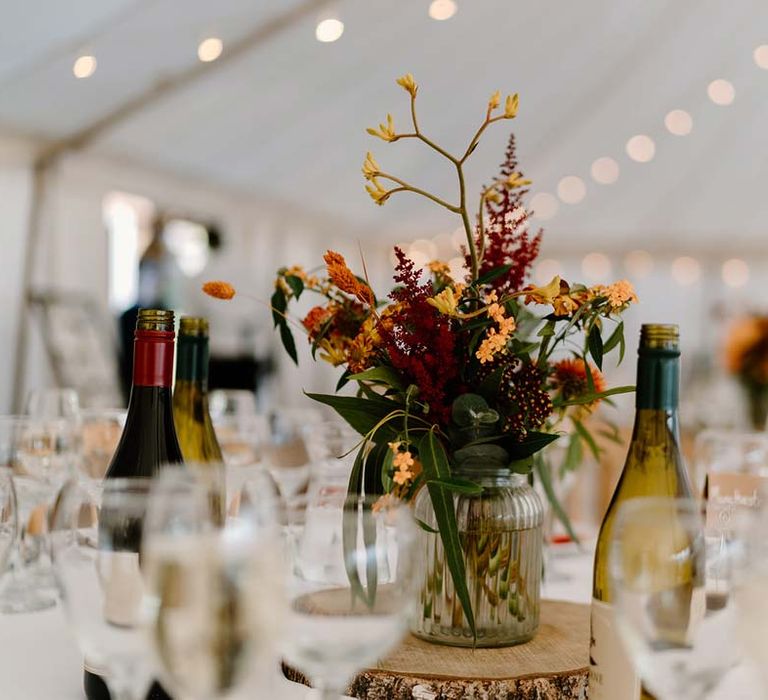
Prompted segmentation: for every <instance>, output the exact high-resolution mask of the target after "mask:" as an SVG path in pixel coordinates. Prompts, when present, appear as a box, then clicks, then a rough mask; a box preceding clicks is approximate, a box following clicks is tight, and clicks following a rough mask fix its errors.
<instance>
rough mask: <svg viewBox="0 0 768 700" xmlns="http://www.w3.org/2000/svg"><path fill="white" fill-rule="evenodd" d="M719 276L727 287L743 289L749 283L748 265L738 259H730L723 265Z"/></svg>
mask: <svg viewBox="0 0 768 700" xmlns="http://www.w3.org/2000/svg"><path fill="white" fill-rule="evenodd" d="M720 274H721V276H722V278H723V282H724V283H725V285H726V286H728V287H734V288H737V287H743V286H745V285H746V284H747V282H749V265H747V263H746V262H745V261H744V260H741V259H740V258H731V259H730V260H726V261H725V262H724V263H723V267H722V270H721V271H720Z"/></svg>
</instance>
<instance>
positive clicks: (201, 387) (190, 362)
mask: <svg viewBox="0 0 768 700" xmlns="http://www.w3.org/2000/svg"><path fill="white" fill-rule="evenodd" d="M173 419H174V421H175V423H176V434H177V435H178V436H179V443H180V445H181V453H182V454H183V455H184V460H185V461H187V462H221V461H222V457H221V448H220V447H219V441H218V440H217V439H216V432H215V431H214V429H213V423H212V422H211V416H210V414H209V412H208V321H207V320H206V319H204V318H196V317H190V316H183V317H182V319H181V321H180V322H179V339H178V352H177V355H176V388H175V389H174V391H173Z"/></svg>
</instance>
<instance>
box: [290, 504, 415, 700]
mask: <svg viewBox="0 0 768 700" xmlns="http://www.w3.org/2000/svg"><path fill="white" fill-rule="evenodd" d="M339 509H340V516H339V517H340V519H341V520H342V528H343V532H344V539H345V544H344V548H343V549H342V548H339V550H338V554H337V556H338V557H339V560H340V565H341V566H342V567H343V568H344V569H345V570H346V571H347V575H348V581H347V582H346V585H339V583H338V582H336V580H335V579H334V580H331V581H329V582H328V583H326V584H322V583H318V584H314V585H308V584H306V583H305V582H294V584H293V586H292V591H291V593H292V596H291V598H292V599H291V605H290V609H289V613H288V624H287V630H286V633H285V635H284V637H283V640H284V641H283V655H284V657H285V659H286V661H287V662H288V663H289V664H290V665H291V666H294V667H296V668H298V669H299V670H300V671H301V672H302V673H303V674H304V675H306V676H307V677H308V678H309V679H310V680H311V681H312V683H313V685H314V686H315V687H316V688H318V689H319V690H320V692H321V697H322V698H323V700H338V698H339V696H340V695H341V694H343V692H344V689H345V687H346V684H347V683H348V682H349V681H350V680H351V679H352V677H353V676H354V674H355V672H356V671H358V670H360V669H362V668H365V667H368V666H371V665H374V664H375V663H376V661H377V659H379V658H380V657H381V656H383V655H384V654H386V653H387V652H388V651H390V650H391V649H392V648H393V647H394V646H396V645H397V643H398V642H399V641H400V640H401V639H402V638H403V636H404V635H405V634H406V632H407V629H408V620H409V618H410V617H411V615H412V613H413V611H414V608H415V605H416V598H417V596H416V585H417V577H416V575H415V571H414V569H415V558H416V547H415V543H416V532H417V531H416V525H415V523H414V520H413V516H412V514H411V512H410V510H409V509H408V508H407V507H406V506H405V505H402V504H400V503H398V502H397V501H396V500H395V499H388V498H385V499H384V500H382V499H376V498H374V497H367V498H366V497H359V498H358V497H350V498H348V499H347V500H346V502H345V503H342V504H340V506H339ZM350 582H352V583H350Z"/></svg>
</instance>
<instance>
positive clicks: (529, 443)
mask: <svg viewBox="0 0 768 700" xmlns="http://www.w3.org/2000/svg"><path fill="white" fill-rule="evenodd" d="M558 437H560V436H559V435H558V434H557V433H538V432H535V431H533V430H530V431H528V434H527V435H526V436H525V438H524V439H523V440H521V441H520V442H509V443H507V442H504V443H503V445H504V449H505V450H506V451H507V452H509V457H510V459H513V460H518V459H525V458H526V457H530V456H531V455H532V454H535V453H536V452H538V451H539V450H543V449H544V448H545V447H546V446H547V445H549V443H551V442H554V441H555V440H557V438H558Z"/></svg>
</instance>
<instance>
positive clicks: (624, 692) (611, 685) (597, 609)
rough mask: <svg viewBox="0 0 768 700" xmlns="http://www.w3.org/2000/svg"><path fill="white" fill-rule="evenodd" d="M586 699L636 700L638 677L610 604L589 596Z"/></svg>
mask: <svg viewBox="0 0 768 700" xmlns="http://www.w3.org/2000/svg"><path fill="white" fill-rule="evenodd" d="M591 613H592V614H591V636H590V640H589V691H588V693H587V696H588V697H589V700H638V698H639V697H640V679H639V678H638V677H637V674H636V673H635V669H634V667H633V666H632V661H631V660H630V658H629V656H628V655H627V652H626V651H625V650H624V645H623V643H622V641H621V639H620V638H619V635H618V633H617V631H616V625H615V623H614V620H613V606H612V605H610V604H609V603H604V602H603V601H602V600H597V599H595V598H593V599H592V611H591Z"/></svg>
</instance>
